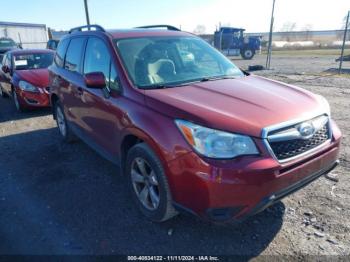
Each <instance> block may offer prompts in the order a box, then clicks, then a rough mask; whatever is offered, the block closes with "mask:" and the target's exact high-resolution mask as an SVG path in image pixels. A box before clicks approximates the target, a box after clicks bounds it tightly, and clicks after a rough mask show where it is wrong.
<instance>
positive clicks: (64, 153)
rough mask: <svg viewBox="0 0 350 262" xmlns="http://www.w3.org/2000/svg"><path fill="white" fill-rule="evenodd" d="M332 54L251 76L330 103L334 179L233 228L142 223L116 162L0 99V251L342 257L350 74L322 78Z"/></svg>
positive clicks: (349, 248)
mask: <svg viewBox="0 0 350 262" xmlns="http://www.w3.org/2000/svg"><path fill="white" fill-rule="evenodd" d="M331 58H332V59H331ZM331 60H333V61H334V57H327V56H322V57H315V56H312V57H311V56H310V57H307V56H302V57H296V56H293V57H289V58H288V57H286V56H280V57H273V62H272V67H274V68H278V70H269V71H259V72H257V74H260V75H265V76H268V77H271V78H274V79H278V80H281V81H284V82H288V83H293V84H297V85H299V86H302V87H304V88H306V89H308V90H311V91H313V92H315V93H319V94H322V95H323V96H325V97H326V98H327V99H328V100H329V102H330V104H331V107H332V114H333V118H334V119H335V120H336V121H337V123H338V124H339V126H340V128H341V130H342V132H343V135H344V138H343V140H342V151H341V163H340V166H339V167H338V168H337V169H336V170H335V171H333V174H335V175H337V178H338V179H339V181H338V182H334V181H331V180H328V179H326V178H324V177H323V178H321V179H319V180H317V181H315V182H313V183H312V184H311V185H309V186H307V187H306V188H304V189H302V190H300V191H298V192H297V193H295V194H293V195H292V196H289V197H287V198H285V199H284V200H283V201H282V202H280V203H278V204H276V205H275V206H273V207H270V208H269V209H267V210H265V211H264V212H262V213H261V214H259V215H257V216H255V217H253V218H252V219H250V220H248V221H246V222H245V223H244V224H242V225H240V226H238V227H237V226H225V227H223V226H217V225H212V224H207V223H205V222H203V221H200V220H198V219H196V218H194V217H191V216H186V215H180V216H178V217H176V218H174V219H173V220H171V221H168V222H165V223H162V224H155V223H152V222H149V221H147V220H146V219H144V217H143V216H142V215H141V214H140V213H139V212H138V211H137V210H135V208H134V205H133V203H132V202H131V201H130V195H129V193H128V192H127V190H126V189H125V188H126V185H125V180H124V179H123V178H122V176H121V175H120V174H119V171H118V168H117V167H115V166H113V165H112V164H111V163H109V162H108V161H106V160H104V159H103V158H101V157H100V156H99V155H97V154H96V153H95V152H94V151H93V150H91V149H90V148H89V147H87V146H86V145H85V144H83V143H82V142H76V143H74V144H71V145H66V144H63V143H62V142H61V140H60V137H59V135H58V132H57V130H56V128H55V127H56V126H55V123H54V121H53V120H52V117H51V115H50V111H48V110H40V111H35V112H30V113H24V114H20V113H17V112H15V109H14V106H13V104H12V101H11V100H9V99H3V98H0V159H1V160H0V210H1V211H0V236H1V240H0V254H129V255H135V254H147V255H155V254H174V255H179V254H183V255H186V254H198V255H199V254H208V255H220V254H224V255H225V254H226V255H229V254H231V255H232V254H235V255H245V256H246V258H247V259H249V258H255V257H259V256H260V255H293V256H297V257H298V258H299V259H303V258H306V257H307V256H309V255H350V195H349V192H350V189H349V188H350V178H349V176H348V173H349V171H350V150H349V146H348V144H349V143H350V128H349V120H350V117H349V116H350V105H349V104H350V79H349V78H346V77H338V76H331V75H328V76H327V75H326V76H325V75H324V74H321V75H320V72H324V71H325V70H327V69H328V68H329V67H335V66H336V64H335V65H334V64H332V63H333V62H332V61H331ZM235 62H236V64H238V65H240V66H242V67H243V68H244V67H246V66H247V65H248V64H263V63H264V57H262V56H261V57H259V56H257V57H256V58H255V59H254V60H253V61H250V62H247V61H244V60H235ZM264 257H265V256H261V258H264ZM265 258H266V257H265Z"/></svg>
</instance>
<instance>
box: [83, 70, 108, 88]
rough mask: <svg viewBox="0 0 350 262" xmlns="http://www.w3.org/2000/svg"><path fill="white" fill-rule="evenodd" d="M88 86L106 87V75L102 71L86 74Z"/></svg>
mask: <svg viewBox="0 0 350 262" xmlns="http://www.w3.org/2000/svg"><path fill="white" fill-rule="evenodd" d="M84 79H85V84H86V86H87V87H90V88H96V89H103V88H105V87H106V79H105V75H104V74H103V73H102V72H92V73H87V74H85V75H84Z"/></svg>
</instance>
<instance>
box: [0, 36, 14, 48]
mask: <svg viewBox="0 0 350 262" xmlns="http://www.w3.org/2000/svg"><path fill="white" fill-rule="evenodd" d="M10 47H16V43H15V42H14V41H13V40H12V39H7V38H3V39H0V48H10Z"/></svg>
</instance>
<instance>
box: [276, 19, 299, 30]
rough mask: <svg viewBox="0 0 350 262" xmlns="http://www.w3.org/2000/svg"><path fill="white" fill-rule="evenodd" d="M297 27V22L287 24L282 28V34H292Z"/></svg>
mask: <svg viewBox="0 0 350 262" xmlns="http://www.w3.org/2000/svg"><path fill="white" fill-rule="evenodd" d="M296 27H297V23H295V22H289V21H288V22H285V23H284V24H283V25H282V27H281V30H280V31H281V32H291V31H294V30H295V28H296Z"/></svg>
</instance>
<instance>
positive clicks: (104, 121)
mask: <svg viewBox="0 0 350 262" xmlns="http://www.w3.org/2000/svg"><path fill="white" fill-rule="evenodd" d="M83 72H84V74H87V73H92V72H102V73H103V74H104V76H105V79H106V88H105V89H103V90H101V89H94V88H88V87H86V86H85V87H84V88H83V95H82V101H83V103H84V104H85V105H84V108H86V109H88V110H86V111H80V112H79V116H78V117H79V118H80V119H81V121H82V122H83V123H84V125H85V126H86V127H87V128H88V129H89V130H90V132H91V134H92V138H93V139H94V142H95V143H96V145H97V146H98V147H99V148H97V149H101V150H102V151H104V152H102V153H105V154H107V155H108V156H107V157H108V158H113V157H115V156H116V154H117V152H118V150H117V144H118V140H119V132H120V130H119V128H118V127H120V126H121V125H120V124H119V123H120V121H121V119H122V117H123V112H122V110H121V109H120V108H119V107H118V104H120V103H119V101H120V100H121V99H122V96H120V90H119V85H118V80H117V79H118V74H117V71H116V68H115V65H114V63H113V61H112V59H111V55H110V50H109V49H108V47H107V44H106V43H105V41H104V40H102V39H101V38H97V37H90V38H89V39H88V42H87V45H86V51H85V59H84V68H83ZM101 150H100V151H101ZM112 160H116V159H112Z"/></svg>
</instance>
